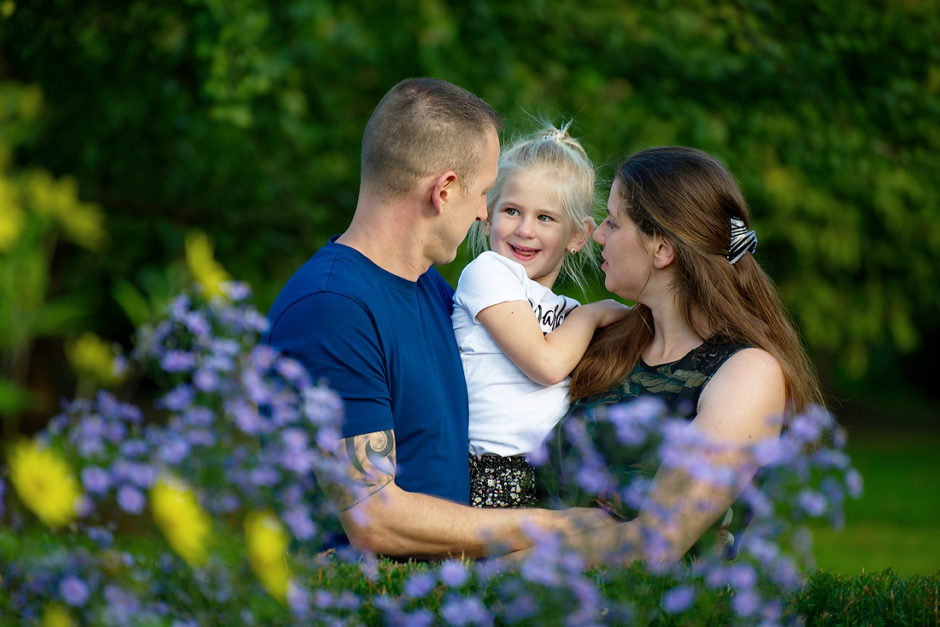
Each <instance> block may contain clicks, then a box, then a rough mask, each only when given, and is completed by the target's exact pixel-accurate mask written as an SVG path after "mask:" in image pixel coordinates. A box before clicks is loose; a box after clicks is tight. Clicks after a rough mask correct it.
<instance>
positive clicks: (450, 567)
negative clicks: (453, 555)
mask: <svg viewBox="0 0 940 627" xmlns="http://www.w3.org/2000/svg"><path fill="white" fill-rule="evenodd" d="M438 575H440V578H441V581H443V582H444V584H445V585H447V586H449V587H451V588H459V587H461V586H462V585H464V584H465V583H466V582H467V577H468V575H467V568H466V567H465V566H464V565H463V564H461V563H460V562H458V561H456V560H447V561H445V562H444V563H443V564H441V567H440V569H439V570H438Z"/></svg>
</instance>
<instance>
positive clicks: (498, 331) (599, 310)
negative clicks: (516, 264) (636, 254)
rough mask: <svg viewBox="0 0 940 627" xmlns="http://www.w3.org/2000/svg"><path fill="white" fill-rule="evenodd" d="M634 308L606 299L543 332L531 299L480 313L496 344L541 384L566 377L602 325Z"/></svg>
mask: <svg viewBox="0 0 940 627" xmlns="http://www.w3.org/2000/svg"><path fill="white" fill-rule="evenodd" d="M631 311H633V310H632V308H630V307H627V306H626V305H622V304H620V303H618V302H617V301H615V300H611V299H608V300H602V301H598V302H596V303H588V304H587V305H581V306H580V307H577V308H575V310H574V311H572V312H571V313H569V314H568V316H567V317H566V318H565V320H564V322H562V324H561V326H559V327H558V328H557V329H555V330H554V331H552V332H551V333H548V334H543V333H542V328H541V327H540V326H539V323H538V320H536V318H535V316H534V315H533V314H532V306H531V305H529V303H528V301H524V300H514V301H509V302H504V303H499V304H496V305H492V306H490V307H487V308H486V309H482V310H481V311H480V312H479V313H478V314H477V320H479V321H480V324H482V325H483V326H484V327H485V328H486V330H487V331H488V332H489V334H490V336H491V337H492V338H493V341H495V342H496V345H497V346H499V348H500V349H501V350H502V351H503V352H504V353H505V354H506V356H507V357H509V359H511V360H512V361H513V363H514V364H516V365H517V366H518V367H519V369H520V370H522V372H524V373H525V374H526V376H527V377H529V378H530V379H532V380H533V381H535V382H536V383H539V384H541V385H552V384H555V383H558V382H559V381H561V380H563V379H564V378H565V377H567V376H568V375H569V374H571V371H572V370H574V367H575V366H576V365H578V362H579V361H580V360H581V357H582V356H583V355H584V351H585V350H586V349H587V346H588V343H590V341H591V338H592V337H593V336H594V331H595V329H597V328H598V327H604V326H607V325H609V324H612V323H614V322H616V321H617V320H620V319H621V318H623V317H624V316H626V315H627V314H628V313H630V312H631Z"/></svg>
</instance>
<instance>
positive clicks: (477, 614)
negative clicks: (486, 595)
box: [441, 596, 493, 625]
mask: <svg viewBox="0 0 940 627" xmlns="http://www.w3.org/2000/svg"><path fill="white" fill-rule="evenodd" d="M441 618H443V619H444V622H445V623H447V624H449V625H474V624H476V625H487V624H491V623H492V622H493V618H492V617H491V616H490V613H489V612H488V611H487V610H486V607H485V606H484V605H483V603H482V602H481V601H480V599H478V598H476V597H459V596H450V597H449V598H448V599H447V601H446V602H445V603H444V605H443V607H441Z"/></svg>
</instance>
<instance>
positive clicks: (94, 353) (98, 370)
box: [65, 332, 124, 385]
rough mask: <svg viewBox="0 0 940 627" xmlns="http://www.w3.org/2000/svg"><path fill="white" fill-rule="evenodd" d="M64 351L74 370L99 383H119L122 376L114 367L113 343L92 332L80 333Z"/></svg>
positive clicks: (114, 352) (114, 351) (114, 353)
mask: <svg viewBox="0 0 940 627" xmlns="http://www.w3.org/2000/svg"><path fill="white" fill-rule="evenodd" d="M65 353H66V355H67V356H68V358H69V361H70V362H72V367H73V368H75V370H76V371H78V372H80V373H82V374H85V375H88V376H89V377H91V378H92V379H94V380H95V382H97V383H98V384H100V385H111V384H115V383H120V382H121V381H122V380H123V378H124V377H123V376H122V375H121V374H119V373H118V372H117V370H116V369H115V367H114V365H115V364H114V360H115V358H116V357H117V351H116V350H115V348H114V345H113V344H109V343H107V342H105V341H104V340H102V339H101V338H100V337H98V336H97V335H95V334H94V333H91V332H85V333H82V334H81V335H80V336H79V337H78V338H77V339H76V340H74V341H72V342H69V343H68V344H67V345H66V347H65Z"/></svg>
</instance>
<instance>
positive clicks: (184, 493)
mask: <svg viewBox="0 0 940 627" xmlns="http://www.w3.org/2000/svg"><path fill="white" fill-rule="evenodd" d="M150 508H151V509H152V510H153V519H154V521H155V522H156V523H157V527H159V528H160V531H162V532H163V535H164V536H165V537H166V540H167V542H169V544H170V547H171V548H172V549H173V550H174V551H176V553H177V554H178V555H179V556H180V557H182V558H183V559H184V560H186V562H187V563H188V564H189V565H190V566H198V565H200V564H203V563H205V561H206V559H207V558H208V557H209V549H208V544H209V536H210V534H211V533H212V520H211V519H210V518H209V516H208V514H206V513H205V511H203V509H202V508H201V507H200V506H199V503H198V502H197V501H196V495H195V494H193V492H192V490H190V489H189V488H188V487H186V485H184V484H183V483H182V482H181V481H179V480H178V479H176V478H174V477H170V476H162V477H160V479H158V480H157V482H156V483H155V484H154V486H153V488H151V490H150Z"/></svg>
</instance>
